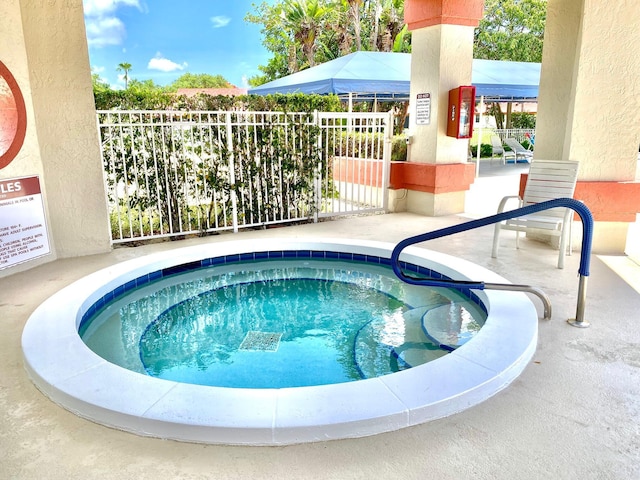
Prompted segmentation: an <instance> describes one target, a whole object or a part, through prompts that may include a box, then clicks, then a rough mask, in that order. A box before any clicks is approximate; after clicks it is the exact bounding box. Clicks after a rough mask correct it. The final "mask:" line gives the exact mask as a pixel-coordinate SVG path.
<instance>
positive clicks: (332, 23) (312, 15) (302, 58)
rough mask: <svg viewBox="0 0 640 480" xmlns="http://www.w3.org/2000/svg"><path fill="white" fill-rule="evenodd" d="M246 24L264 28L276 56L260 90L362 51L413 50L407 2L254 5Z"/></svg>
mask: <svg viewBox="0 0 640 480" xmlns="http://www.w3.org/2000/svg"><path fill="white" fill-rule="evenodd" d="M253 8H254V12H252V13H249V14H247V15H246V17H245V20H246V21H248V22H251V23H255V24H258V25H262V35H263V41H262V43H263V45H264V46H265V48H266V49H267V50H269V51H270V52H271V53H272V55H273V56H272V57H271V58H270V59H269V61H268V62H267V65H262V66H260V67H258V68H259V69H260V71H261V72H262V75H257V76H255V77H252V78H251V79H250V80H249V83H250V85H252V86H254V87H255V86H258V85H261V84H263V83H266V82H268V81H271V80H275V79H276V78H281V77H284V76H286V75H289V74H290V73H294V72H297V71H299V70H302V69H304V68H308V67H311V66H313V65H316V64H319V63H323V62H326V61H329V60H333V59H335V58H338V57H340V56H343V55H346V54H348V53H351V52H353V51H358V50H373V51H387V52H390V51H396V52H408V51H410V49H411V44H410V38H411V37H410V35H409V34H408V32H407V30H406V28H405V29H403V26H404V1H403V0H375V1H363V0H279V1H277V2H275V3H274V4H272V5H269V4H267V3H266V2H263V3H261V4H259V5H255V4H254V6H253Z"/></svg>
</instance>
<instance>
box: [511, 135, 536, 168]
mask: <svg viewBox="0 0 640 480" xmlns="http://www.w3.org/2000/svg"><path fill="white" fill-rule="evenodd" d="M504 143H505V144H506V145H507V146H508V147H509V148H510V149H511V150H512V151H513V152H514V153H515V156H516V162H517V161H518V159H519V158H524V159H525V160H526V161H527V162H529V163H531V160H532V159H533V152H532V151H531V150H527V149H526V148H524V147H523V146H522V145H521V144H520V142H519V141H518V140H516V139H515V138H505V139H504Z"/></svg>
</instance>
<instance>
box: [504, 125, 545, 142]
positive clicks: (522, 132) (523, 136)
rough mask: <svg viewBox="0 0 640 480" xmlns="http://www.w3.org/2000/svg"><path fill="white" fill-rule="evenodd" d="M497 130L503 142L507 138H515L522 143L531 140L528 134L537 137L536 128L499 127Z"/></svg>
mask: <svg viewBox="0 0 640 480" xmlns="http://www.w3.org/2000/svg"><path fill="white" fill-rule="evenodd" d="M495 132H496V135H498V136H499V137H500V139H501V140H502V141H503V142H504V140H505V138H515V139H516V140H518V142H520V143H522V142H523V141H525V140H527V141H530V140H529V139H528V138H527V135H529V136H530V137H531V138H535V135H536V130H535V128H508V129H507V128H502V129H500V128H497V129H495Z"/></svg>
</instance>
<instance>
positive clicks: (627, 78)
mask: <svg viewBox="0 0 640 480" xmlns="http://www.w3.org/2000/svg"><path fill="white" fill-rule="evenodd" d="M638 25H640V7H639V6H638V3H637V1H635V0H626V1H616V2H600V1H597V0H582V1H568V0H549V3H548V16H547V27H546V32H545V44H544V55H543V65H542V78H541V81H540V98H539V102H540V103H539V109H538V128H537V132H536V133H537V138H536V158H541V159H555V158H562V159H568V160H575V161H579V162H580V174H579V178H580V179H581V180H614V181H626V180H633V179H634V178H635V171H636V166H637V153H638V144H639V143H640V81H638V79H640V55H639V54H638V51H639V47H638V46H639V45H640V29H639V28H638Z"/></svg>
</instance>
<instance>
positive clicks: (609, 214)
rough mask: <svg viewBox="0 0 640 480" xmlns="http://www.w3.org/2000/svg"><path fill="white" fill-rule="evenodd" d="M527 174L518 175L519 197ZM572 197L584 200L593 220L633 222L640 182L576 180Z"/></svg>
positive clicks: (638, 208)
mask: <svg viewBox="0 0 640 480" xmlns="http://www.w3.org/2000/svg"><path fill="white" fill-rule="evenodd" d="M527 176H528V175H527V174H526V173H523V174H522V175H521V177H520V197H521V198H522V195H523V194H524V186H525V184H526V183H527ZM573 198H575V199H576V200H580V201H581V202H584V204H585V205H586V206H587V207H588V208H589V210H591V214H592V215H593V219H594V220H595V221H600V222H627V223H633V222H635V221H636V214H637V213H639V212H640V182H609V181H602V182H591V181H585V182H581V181H578V183H577V184H576V190H575V193H574V194H573Z"/></svg>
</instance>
